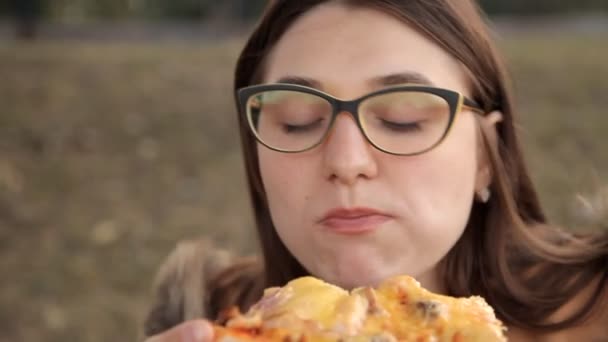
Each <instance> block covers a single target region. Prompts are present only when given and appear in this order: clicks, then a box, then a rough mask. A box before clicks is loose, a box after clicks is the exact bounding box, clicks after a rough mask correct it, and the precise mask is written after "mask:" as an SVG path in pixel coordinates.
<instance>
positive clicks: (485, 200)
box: [477, 188, 492, 203]
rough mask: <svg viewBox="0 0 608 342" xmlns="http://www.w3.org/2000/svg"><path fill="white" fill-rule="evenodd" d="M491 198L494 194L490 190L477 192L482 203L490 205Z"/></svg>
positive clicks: (484, 189) (485, 189)
mask: <svg viewBox="0 0 608 342" xmlns="http://www.w3.org/2000/svg"><path fill="white" fill-rule="evenodd" d="M491 196H492V192H490V189H489V188H483V189H481V190H479V191H478V192H477V199H479V201H480V202H481V203H488V201H489V200H490V197H491Z"/></svg>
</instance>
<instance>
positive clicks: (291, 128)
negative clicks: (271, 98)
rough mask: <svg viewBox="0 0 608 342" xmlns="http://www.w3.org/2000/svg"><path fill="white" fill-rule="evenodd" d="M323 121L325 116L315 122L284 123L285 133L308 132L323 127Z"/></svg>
mask: <svg viewBox="0 0 608 342" xmlns="http://www.w3.org/2000/svg"><path fill="white" fill-rule="evenodd" d="M323 121H325V118H319V119H316V120H315V121H313V122H310V123H304V124H290V123H283V124H282V126H283V131H284V132H285V133H307V132H311V131H314V130H316V129H319V128H321V127H322V126H323Z"/></svg>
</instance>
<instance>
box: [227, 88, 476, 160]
mask: <svg viewBox="0 0 608 342" xmlns="http://www.w3.org/2000/svg"><path fill="white" fill-rule="evenodd" d="M237 99H238V103H239V110H240V112H241V113H242V115H245V116H246V119H247V122H248V123H249V127H250V129H251V132H252V133H253V134H254V136H255V138H256V139H257V140H258V141H259V142H260V143H261V144H263V145H264V146H266V147H268V148H270V149H272V150H275V151H279V152H286V153H296V152H304V151H307V150H310V149H312V148H315V147H316V146H318V145H319V144H321V143H322V142H323V140H324V139H325V137H326V136H327V135H328V133H329V132H330V130H331V127H332V125H333V123H334V121H335V120H336V117H337V116H338V114H340V113H342V112H348V113H350V115H352V116H353V118H354V119H355V121H356V122H357V125H358V126H359V129H360V130H361V132H362V133H363V135H364V136H365V138H366V139H367V140H368V141H369V143H370V144H372V145H373V146H374V147H376V148H377V149H379V150H381V151H383V152H386V153H390V154H395V155H404V156H405V155H416V154H421V153H424V152H427V151H429V150H431V149H433V148H434V147H436V146H438V145H439V144H440V143H441V142H442V141H443V140H444V139H445V137H446V136H447V135H448V133H449V131H450V128H451V127H452V123H453V122H454V118H455V116H456V113H459V112H460V111H461V110H463V109H467V110H471V111H473V112H475V113H477V114H483V111H482V109H481V107H480V106H479V105H478V104H477V103H475V102H474V101H473V100H470V99H468V98H466V97H465V96H463V95H462V94H460V93H458V92H455V91H451V90H447V89H440V88H434V87H426V86H415V85H404V86H396V87H390V88H385V89H382V90H379V91H375V92H372V93H370V94H367V95H364V96H362V97H360V98H358V99H355V100H352V101H343V100H339V99H337V98H335V97H332V96H331V95H328V94H326V93H324V92H322V91H319V90H317V89H314V88H309V87H306V86H301V85H295V84H263V85H254V86H249V87H245V88H241V89H239V90H238V91H237Z"/></svg>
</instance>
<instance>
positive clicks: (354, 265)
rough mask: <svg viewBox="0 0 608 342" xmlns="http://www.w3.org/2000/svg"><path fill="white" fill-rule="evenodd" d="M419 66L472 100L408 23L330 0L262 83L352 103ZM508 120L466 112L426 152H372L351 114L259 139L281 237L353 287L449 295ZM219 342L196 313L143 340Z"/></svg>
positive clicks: (323, 272) (315, 270)
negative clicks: (291, 136) (445, 278)
mask: <svg viewBox="0 0 608 342" xmlns="http://www.w3.org/2000/svg"><path fill="white" fill-rule="evenodd" d="M395 42H399V44H395ZM311 51H314V54H312V55H311V53H310V52H311ZM412 72H413V73H416V74H417V75H422V76H424V78H426V79H428V80H429V81H430V82H431V83H432V85H433V86H437V87H442V88H447V89H451V90H455V91H458V92H461V93H462V94H464V95H470V94H469V89H468V88H467V81H466V77H465V74H464V72H463V68H462V66H461V65H460V64H459V63H458V62H457V61H455V60H454V59H453V58H452V57H451V56H450V55H449V54H447V53H446V52H445V51H443V50H442V49H441V48H440V47H438V46H437V45H435V44H434V43H433V42H432V41H430V40H428V39H426V38H425V37H424V36H422V35H420V34H419V33H418V32H416V31H415V30H413V29H412V28H411V27H409V26H407V25H406V24H404V23H402V22H400V21H398V20H396V19H394V18H392V17H390V16H388V15H386V14H383V13H381V12H377V11H374V10H369V9H363V8H348V7H344V6H343V5H340V4H334V3H328V4H326V5H321V6H319V7H317V8H315V9H313V10H311V11H310V12H308V13H307V14H305V15H304V16H303V17H302V18H300V19H299V20H298V21H297V22H296V23H295V24H294V25H293V26H292V27H291V28H290V30H289V31H288V32H286V33H285V34H284V36H283V37H282V38H281V40H280V41H279V43H278V45H277V46H276V47H275V48H274V50H273V52H272V54H271V55H270V57H269V59H268V60H267V64H266V75H265V81H266V82H267V83H274V82H276V81H278V80H281V79H282V78H285V77H300V78H306V79H313V80H315V81H317V83H318V84H316V85H315V86H317V87H318V88H319V89H321V90H323V91H325V92H327V93H329V94H331V95H333V96H335V97H338V98H342V99H353V98H356V97H359V96H361V95H364V94H367V93H369V92H371V91H373V90H377V89H380V88H382V87H385V86H387V85H390V84H393V83H395V77H392V80H390V82H378V79H379V78H383V77H384V76H387V75H393V74H395V73H399V74H403V73H412ZM374 80H375V81H374ZM384 81H387V80H386V79H384ZM397 81H399V77H397ZM397 83H402V82H397ZM501 118H502V116H501V114H500V113H498V112H494V113H490V114H488V115H486V116H484V117H483V118H481V119H479V120H477V119H476V115H475V114H473V113H471V112H467V111H463V112H461V113H459V114H458V116H457V119H456V121H455V123H454V125H453V127H452V130H451V132H450V134H449V135H448V137H447V138H446V139H445V140H444V142H443V143H442V144H441V145H439V146H438V147H437V148H435V149H433V150H432V151H430V152H427V153H425V154H422V155H418V156H408V157H400V156H394V155H390V154H386V153H384V152H381V151H379V150H376V149H375V148H374V147H372V146H371V145H369V143H368V142H367V141H366V140H365V138H364V137H363V135H362V134H361V132H360V131H359V130H358V128H357V125H356V123H355V122H354V121H353V120H352V118H351V117H350V116H349V115H347V114H340V116H339V117H338V119H337V121H336V123H335V125H334V127H333V128H332V131H331V132H330V136H329V137H328V139H327V140H326V141H325V142H324V143H323V144H322V145H320V146H319V147H317V148H315V149H314V150H311V151H308V152H304V153H298V154H285V153H279V152H275V151H272V150H269V149H267V148H265V147H263V146H261V145H258V153H259V161H260V165H259V166H260V171H261V175H262V181H263V183H264V188H265V190H266V194H267V197H268V202H269V206H270V211H271V215H272V220H273V223H274V225H275V227H276V229H277V232H278V234H279V236H280V238H281V239H282V241H283V242H284V243H285V245H286V246H287V248H288V249H289V251H290V252H291V253H292V254H293V255H294V256H295V257H296V258H297V259H298V261H299V262H300V263H301V264H302V265H303V266H304V267H306V268H307V269H308V271H309V272H310V273H312V274H313V275H315V276H317V277H319V278H322V279H324V280H326V281H329V282H332V283H334V284H337V285H340V286H342V287H345V288H352V287H356V286H362V285H375V284H377V283H378V282H380V281H381V280H382V279H384V278H386V277H388V276H391V275H395V274H409V275H412V276H414V277H415V278H417V279H418V280H419V281H420V282H421V283H422V285H423V286H424V287H426V288H427V289H429V290H431V291H434V292H437V293H442V292H444V291H443V289H442V288H441V287H440V286H439V282H438V280H437V275H436V265H437V263H438V262H439V261H440V260H441V259H442V258H443V257H444V256H445V255H446V254H447V252H448V251H449V250H450V248H451V247H452V246H453V245H454V244H455V243H456V241H457V240H458V239H459V237H460V236H461V235H462V232H463V230H464V228H465V225H466V223H467V220H468V217H469V214H470V210H471V206H472V203H473V201H474V197H475V193H476V192H479V191H480V190H481V189H483V188H485V187H487V186H488V185H489V183H490V181H491V174H490V171H489V166H488V163H487V162H486V160H485V159H484V158H483V155H482V153H480V151H481V149H480V146H481V145H480V143H479V139H478V135H477V130H478V126H479V125H480V124H481V125H485V126H487V127H488V128H492V127H494V125H495V124H496V123H497V122H499V121H500V120H501ZM494 134H495V132H494ZM490 140H495V136H490ZM336 207H347V208H350V207H370V208H374V209H378V210H381V211H383V212H385V213H388V214H390V215H391V219H390V220H389V221H387V222H385V223H383V224H382V225H381V226H380V227H379V229H376V230H374V231H372V232H371V233H368V234H363V235H349V236H345V235H339V234H336V233H333V232H331V231H328V230H327V229H326V228H325V227H324V226H323V225H322V224H320V223H319V219H320V218H321V217H322V216H323V215H324V214H325V213H326V212H327V211H328V210H330V209H333V208H336ZM522 334H523V332H522ZM523 336H524V335H522V336H521V337H522V340H526V339H525V338H523ZM514 337H515V336H514ZM517 337H520V336H517ZM212 340H213V329H212V328H211V326H210V324H209V322H208V321H205V320H195V321H188V322H184V323H182V324H180V325H178V326H176V327H174V328H173V329H170V330H168V331H166V332H164V333H162V334H159V335H157V336H153V337H150V338H149V339H147V340H146V342H191V341H200V342H208V341H212ZM518 340H519V339H518Z"/></svg>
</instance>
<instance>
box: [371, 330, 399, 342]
mask: <svg viewBox="0 0 608 342" xmlns="http://www.w3.org/2000/svg"><path fill="white" fill-rule="evenodd" d="M369 342H397V338H396V337H395V336H394V335H393V334H391V333H389V332H386V331H385V332H382V333H380V334H378V335H372V336H371V337H370V339H369Z"/></svg>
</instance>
